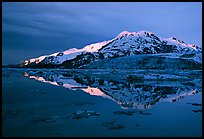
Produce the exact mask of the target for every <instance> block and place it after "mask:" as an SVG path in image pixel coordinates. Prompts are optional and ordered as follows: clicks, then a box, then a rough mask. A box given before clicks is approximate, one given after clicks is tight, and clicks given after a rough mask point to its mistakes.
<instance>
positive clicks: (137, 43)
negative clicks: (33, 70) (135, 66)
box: [20, 30, 202, 68]
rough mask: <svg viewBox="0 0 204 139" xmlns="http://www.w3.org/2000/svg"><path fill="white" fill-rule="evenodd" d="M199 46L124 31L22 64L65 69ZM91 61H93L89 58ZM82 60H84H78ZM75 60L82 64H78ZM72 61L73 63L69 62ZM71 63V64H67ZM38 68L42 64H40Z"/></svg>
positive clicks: (197, 49)
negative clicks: (79, 47) (109, 37)
mask: <svg viewBox="0 0 204 139" xmlns="http://www.w3.org/2000/svg"><path fill="white" fill-rule="evenodd" d="M201 52H202V49H201V47H200V46H197V45H195V44H187V43H185V42H184V41H182V40H180V39H178V38H176V37H170V38H161V37H158V36H157V35H156V34H154V33H153V32H150V31H144V30H143V31H139V32H128V31H123V32H121V33H119V34H118V35H117V36H116V37H115V38H113V39H111V40H107V41H102V42H98V43H94V44H90V45H87V46H85V47H84V48H82V49H77V48H71V49H69V50H65V51H63V52H56V53H53V54H51V55H45V56H40V57H38V58H32V59H28V60H24V61H22V62H21V63H20V66H21V67H35V66H36V65H41V66H40V67H43V66H46V65H51V67H53V66H54V67H55V66H58V65H62V66H65V67H66V68H72V66H73V67H74V68H78V67H80V66H82V65H83V64H88V63H91V62H93V61H97V60H100V59H108V58H117V57H124V56H131V55H139V54H158V53H180V54H190V53H201ZM88 60H90V61H88ZM79 61H81V62H80V63H79ZM73 62H75V63H76V62H77V63H79V64H78V66H74V65H76V64H75V63H73ZM70 63H71V64H70ZM67 65H69V66H67ZM37 67H39V66H37Z"/></svg>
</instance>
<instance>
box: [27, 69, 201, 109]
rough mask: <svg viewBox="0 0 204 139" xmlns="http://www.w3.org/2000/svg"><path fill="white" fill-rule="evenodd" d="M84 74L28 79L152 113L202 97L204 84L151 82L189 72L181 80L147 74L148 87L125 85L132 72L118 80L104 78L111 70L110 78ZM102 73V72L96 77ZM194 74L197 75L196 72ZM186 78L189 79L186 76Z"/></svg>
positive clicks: (118, 76) (164, 74) (47, 73)
mask: <svg viewBox="0 0 204 139" xmlns="http://www.w3.org/2000/svg"><path fill="white" fill-rule="evenodd" d="M81 72H83V74H82V73H80V72H69V71H66V72H65V73H66V74H65V76H64V75H63V74H62V73H60V72H57V73H55V72H36V73H37V74H36V73H34V72H29V73H25V74H24V75H25V76H28V77H29V78H33V79H36V80H38V81H41V82H45V83H50V84H53V85H57V86H63V87H65V88H68V89H71V90H77V89H78V90H82V91H84V92H86V93H88V94H90V95H93V96H100V97H103V98H108V99H111V100H112V101H114V102H116V103H117V104H119V105H120V106H121V108H123V109H129V108H138V109H148V108H151V106H153V105H155V104H156V103H158V102H160V101H162V102H166V101H167V102H175V101H177V100H179V99H182V98H183V97H185V96H188V95H193V94H196V93H198V92H199V89H200V86H199V85H197V84H201V82H198V81H197V80H196V81H197V82H196V84H195V82H194V80H193V82H189V81H187V82H186V83H183V82H180V81H179V80H176V82H175V81H173V82H172V81H168V80H165V82H161V83H158V82H157V83H154V82H150V81H148V80H147V79H149V78H150V77H157V76H160V77H164V78H165V79H168V78H169V79H179V78H185V77H186V76H187V75H188V74H189V73H188V74H187V73H186V72H185V73H179V76H178V73H177V74H176V75H174V74H166V73H163V74H159V73H156V72H155V71H154V72H146V73H145V77H146V78H147V77H148V78H147V79H146V80H145V81H146V82H144V83H137V82H128V81H121V77H127V75H132V72H130V71H128V72H129V73H128V74H127V73H126V72H127V71H125V73H124V74H121V73H120V72H121V71H119V70H117V75H115V76H114V77H115V79H117V80H110V79H109V78H108V77H107V76H104V75H106V74H109V76H110V73H109V72H111V70H110V71H109V72H108V73H106V74H93V73H92V74H90V71H89V74H85V71H81ZM98 72H99V71H97V72H96V73H98ZM103 72H104V71H103ZM103 72H101V73H103ZM122 72H124V71H122ZM134 72H136V71H134ZM137 72H141V71H137ZM142 72H144V71H142ZM39 73H40V74H39ZM192 73H194V74H195V75H196V72H192ZM192 73H191V74H192ZM180 74H181V75H180ZM182 74H183V75H185V76H182ZM29 75H30V76H29ZM67 75H69V76H67ZM72 75H73V76H72ZM133 75H137V74H133ZM75 77H76V78H75ZM101 77H103V79H101ZM104 77H106V78H104ZM155 79H156V78H155ZM182 81H183V80H182Z"/></svg>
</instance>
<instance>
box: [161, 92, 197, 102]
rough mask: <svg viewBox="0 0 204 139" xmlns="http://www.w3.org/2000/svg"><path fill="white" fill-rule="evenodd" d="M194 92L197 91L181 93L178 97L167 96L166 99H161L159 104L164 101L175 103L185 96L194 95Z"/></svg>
mask: <svg viewBox="0 0 204 139" xmlns="http://www.w3.org/2000/svg"><path fill="white" fill-rule="evenodd" d="M196 91H197V90H193V91H190V92H183V93H182V94H180V95H177V94H176V95H169V96H168V98H162V99H161V100H160V102H166V101H168V102H175V101H177V100H179V99H181V98H183V97H185V96H189V95H195V94H196Z"/></svg>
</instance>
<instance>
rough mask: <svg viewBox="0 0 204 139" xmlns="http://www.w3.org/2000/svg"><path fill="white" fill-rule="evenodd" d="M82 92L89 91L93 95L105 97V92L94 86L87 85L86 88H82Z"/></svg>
mask: <svg viewBox="0 0 204 139" xmlns="http://www.w3.org/2000/svg"><path fill="white" fill-rule="evenodd" d="M82 90H83V91H84V92H86V93H89V94H90V95H94V96H102V97H106V95H105V93H103V92H102V91H101V90H100V89H98V88H94V87H88V88H87V89H82Z"/></svg>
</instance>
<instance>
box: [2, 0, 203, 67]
mask: <svg viewBox="0 0 204 139" xmlns="http://www.w3.org/2000/svg"><path fill="white" fill-rule="evenodd" d="M141 30H147V31H151V32H154V33H155V34H156V35H157V36H160V37H163V38H169V37H173V36H174V37H177V38H179V39H181V40H183V41H185V42H186V43H190V44H197V45H199V46H202V3H201V2H163V3H162V2H152V3H151V2H127V3H125V2H76V3H74V2H60V3H58V2H16V3H14V2H3V3H2V41H3V43H2V64H16V63H19V62H21V61H22V60H25V59H30V58H34V57H39V56H41V55H47V54H52V53H55V52H58V51H64V50H68V49H70V48H73V47H75V48H83V47H84V46H86V45H89V44H92V43H97V42H101V41H105V40H110V39H113V38H114V37H116V36H117V35H118V34H119V33H120V32H122V31H129V32H137V31H141Z"/></svg>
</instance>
